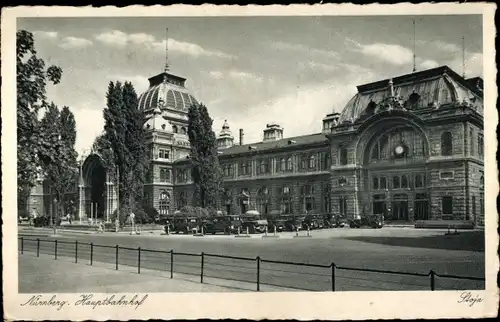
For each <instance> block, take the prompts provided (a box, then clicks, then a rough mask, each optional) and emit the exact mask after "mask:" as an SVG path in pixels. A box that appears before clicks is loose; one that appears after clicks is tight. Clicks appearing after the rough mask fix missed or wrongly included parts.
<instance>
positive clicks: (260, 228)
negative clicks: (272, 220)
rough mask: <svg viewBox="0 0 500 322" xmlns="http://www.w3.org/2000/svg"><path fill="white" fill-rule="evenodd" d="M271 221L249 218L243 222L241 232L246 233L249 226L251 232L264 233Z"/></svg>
mask: <svg viewBox="0 0 500 322" xmlns="http://www.w3.org/2000/svg"><path fill="white" fill-rule="evenodd" d="M268 225H269V223H268V222H267V220H265V219H264V220H251V221H250V220H249V221H244V222H243V223H242V224H241V232H242V233H246V232H247V228H248V233H249V234H262V233H264V232H265V231H266V227H268Z"/></svg>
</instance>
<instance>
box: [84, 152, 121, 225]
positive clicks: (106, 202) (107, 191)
mask: <svg viewBox="0 0 500 322" xmlns="http://www.w3.org/2000/svg"><path fill="white" fill-rule="evenodd" d="M80 181H81V182H80V211H79V214H80V219H81V220H86V219H87V218H91V219H92V220H99V221H109V219H110V216H111V214H112V213H113V211H114V210H115V209H116V205H117V200H116V195H117V194H116V191H115V186H114V184H113V182H111V180H110V176H109V173H108V172H107V170H106V168H105V167H104V166H103V162H102V159H101V157H100V156H99V155H98V154H95V153H93V154H90V155H89V156H87V158H86V159H85V161H84V162H83V164H82V167H81V176H80Z"/></svg>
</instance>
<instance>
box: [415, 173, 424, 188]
mask: <svg viewBox="0 0 500 322" xmlns="http://www.w3.org/2000/svg"><path fill="white" fill-rule="evenodd" d="M423 186H424V181H423V178H422V175H421V174H417V175H415V188H422V187H423Z"/></svg>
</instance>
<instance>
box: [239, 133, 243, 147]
mask: <svg viewBox="0 0 500 322" xmlns="http://www.w3.org/2000/svg"><path fill="white" fill-rule="evenodd" d="M240 145H243V129H240Z"/></svg>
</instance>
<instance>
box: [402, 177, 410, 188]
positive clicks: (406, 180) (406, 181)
mask: <svg viewBox="0 0 500 322" xmlns="http://www.w3.org/2000/svg"><path fill="white" fill-rule="evenodd" d="M401 188H403V189H406V188H408V177H407V176H405V175H404V176H402V177H401Z"/></svg>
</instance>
